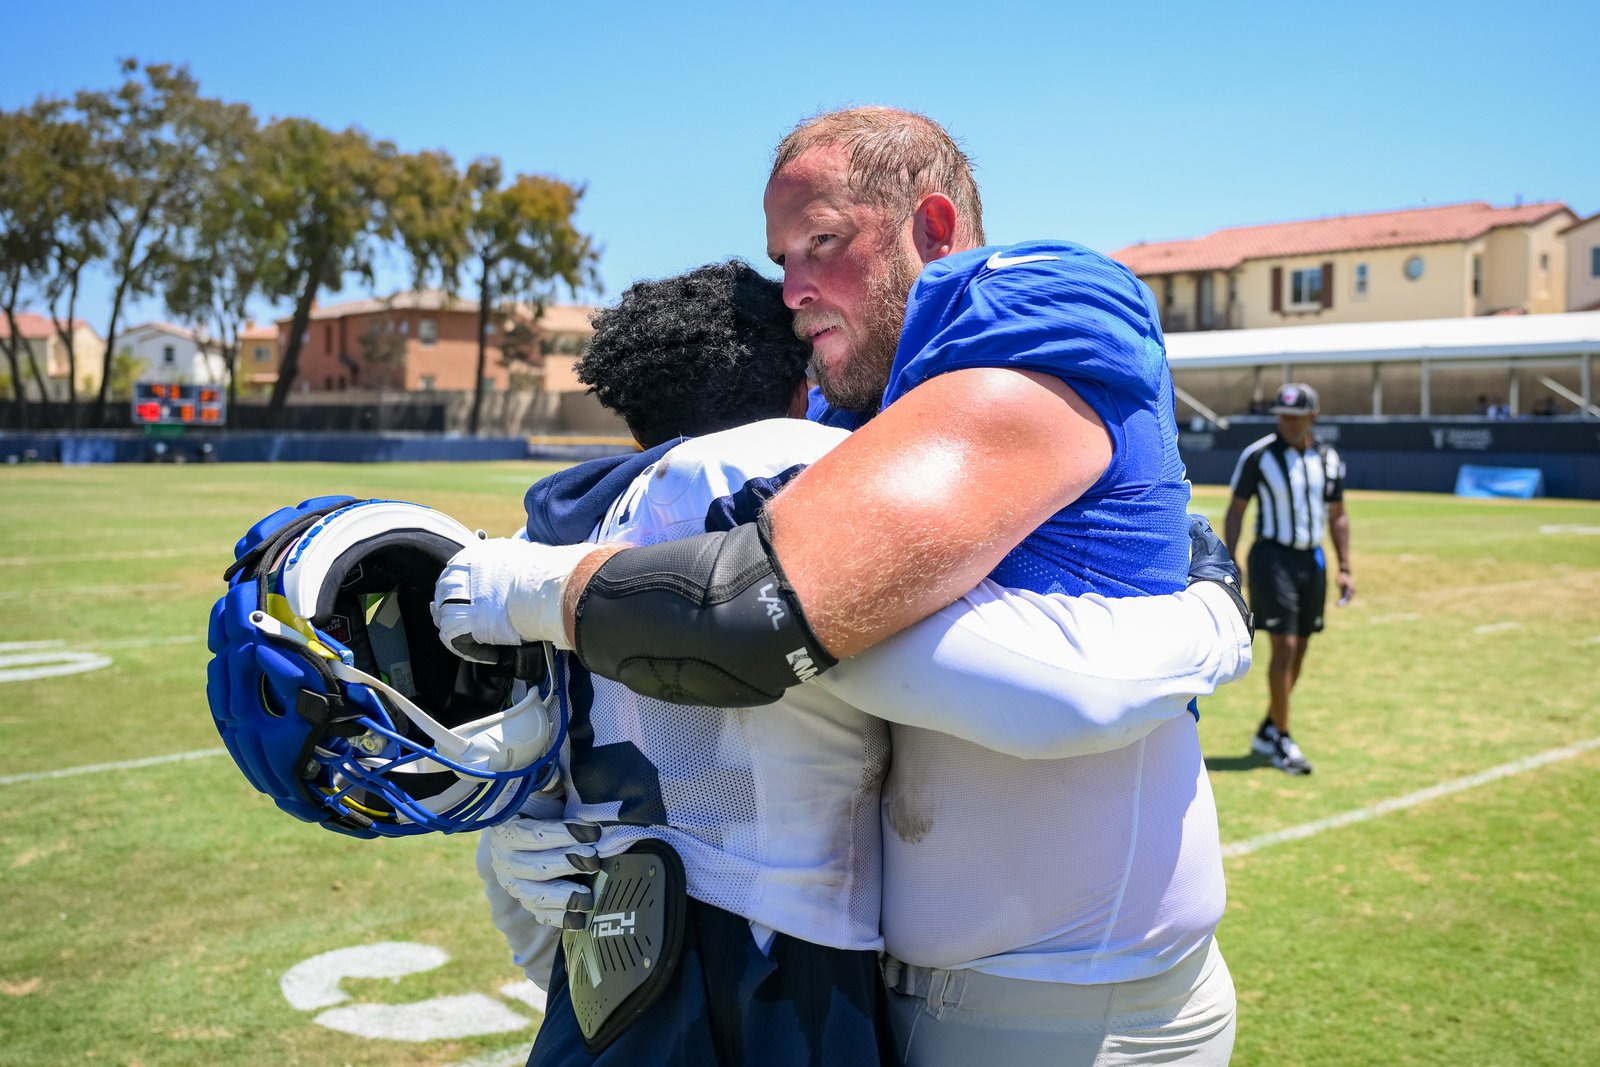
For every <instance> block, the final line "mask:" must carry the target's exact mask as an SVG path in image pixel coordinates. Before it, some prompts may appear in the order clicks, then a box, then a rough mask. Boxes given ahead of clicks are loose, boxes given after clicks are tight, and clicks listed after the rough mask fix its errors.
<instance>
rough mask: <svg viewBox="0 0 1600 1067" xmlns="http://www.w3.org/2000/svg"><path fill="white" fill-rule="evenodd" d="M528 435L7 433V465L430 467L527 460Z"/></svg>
mask: <svg viewBox="0 0 1600 1067" xmlns="http://www.w3.org/2000/svg"><path fill="white" fill-rule="evenodd" d="M527 458H528V442H527V440H526V439H525V438H522V437H441V436H439V435H438V434H351V433H320V434H318V433H313V434H302V433H229V434H216V435H199V434H184V435H178V436H172V437H147V436H145V435H143V434H137V433H131V434H116V433H101V434H44V433H3V434H0V461H5V462H13V463H15V462H19V461H28V460H36V461H38V462H41V463H64V464H69V465H76V464H85V463H146V462H156V461H174V460H182V461H186V462H191V463H195V462H211V461H215V462H222V463H427V462H439V463H447V462H460V461H482V460H525V459H527Z"/></svg>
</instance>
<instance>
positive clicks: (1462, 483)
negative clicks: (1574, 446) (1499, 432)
mask: <svg viewBox="0 0 1600 1067" xmlns="http://www.w3.org/2000/svg"><path fill="white" fill-rule="evenodd" d="M1456 496H1510V497H1518V498H1520V499H1522V500H1527V499H1530V498H1532V497H1536V496H1544V471H1542V470H1540V469H1539V468H1538V467H1479V466H1474V465H1472V464H1468V463H1463V464H1462V465H1461V471H1460V472H1459V473H1458V474H1457V475H1456Z"/></svg>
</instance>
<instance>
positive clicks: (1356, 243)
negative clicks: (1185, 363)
mask: <svg viewBox="0 0 1600 1067" xmlns="http://www.w3.org/2000/svg"><path fill="white" fill-rule="evenodd" d="M1563 211H1564V212H1567V213H1568V214H1571V213H1572V212H1571V209H1570V208H1568V207H1567V205H1566V204H1564V203H1561V202H1560V201H1550V202H1547V203H1539V204H1522V205H1519V206H1517V207H1493V206H1491V205H1490V204H1488V203H1486V202H1484V201H1481V200H1478V201H1473V202H1471V203H1466V204H1446V205H1444V206H1442V207H1424V208H1411V209H1409V210H1406V211H1381V212H1377V213H1375V214H1370V215H1340V216H1337V217H1335V218H1327V219H1312V220H1309V221H1306V222H1276V223H1269V224H1267V225H1265V226H1236V227H1232V228H1230V229H1226V230H1217V231H1216V232H1214V233H1210V234H1207V235H1206V236H1204V237H1196V238H1193V239H1191V240H1186V241H1155V242H1150V243H1142V244H1136V245H1129V246H1128V247H1126V248H1123V249H1119V250H1118V251H1116V252H1113V253H1112V254H1111V258H1112V259H1115V260H1118V261H1119V262H1121V263H1124V264H1126V265H1127V266H1128V267H1129V268H1130V269H1131V270H1132V271H1133V272H1134V273H1135V274H1141V275H1150V274H1177V273H1179V272H1182V271H1207V270H1232V269H1233V268H1234V267H1237V266H1238V265H1239V264H1240V263H1243V262H1244V261H1245V260H1247V259H1265V258H1268V257H1280V256H1306V255H1318V254H1321V253H1325V252H1354V251H1358V250H1360V249H1366V248H1395V247H1401V246H1406V245H1425V244H1440V243H1443V242H1451V241H1470V240H1473V239H1475V238H1477V237H1481V236H1482V235H1484V234H1485V233H1488V232H1489V231H1490V230H1492V229H1494V228H1496V227H1498V226H1526V225H1529V224H1532V223H1535V222H1542V221H1543V220H1545V219H1547V218H1549V217H1550V216H1551V215H1555V214H1557V213H1559V212H1563Z"/></svg>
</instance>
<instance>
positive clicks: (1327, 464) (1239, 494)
mask: <svg viewBox="0 0 1600 1067" xmlns="http://www.w3.org/2000/svg"><path fill="white" fill-rule="evenodd" d="M1231 485H1232V488H1233V495H1234V497H1235V498H1237V499H1241V500H1248V499H1250V497H1252V496H1253V497H1255V498H1256V537H1257V539H1263V538H1264V539H1266V540H1268V541H1276V542H1278V543H1279V544H1281V545H1284V546H1286V547H1288V548H1302V549H1312V548H1316V547H1317V546H1318V545H1320V544H1322V538H1323V536H1324V535H1325V534H1326V533H1327V532H1328V505H1329V504H1331V503H1335V502H1337V501H1341V500H1343V499H1344V460H1342V459H1340V458H1339V453H1338V452H1336V451H1335V450H1334V449H1333V448H1331V447H1329V446H1328V445H1326V444H1323V443H1322V442H1321V441H1318V440H1316V439H1315V438H1313V439H1312V441H1311V446H1310V447H1309V448H1307V449H1306V450H1305V451H1304V452H1302V451H1300V450H1299V449H1298V448H1295V447H1294V446H1292V445H1290V444H1289V442H1288V441H1285V440H1284V439H1283V438H1282V437H1281V436H1280V435H1278V434H1275V433H1274V434H1270V435H1268V436H1266V437H1263V438H1262V439H1261V440H1259V441H1257V442H1256V443H1255V444H1253V445H1251V446H1250V447H1249V448H1246V449H1245V450H1244V453H1243V454H1242V455H1240V457H1239V465H1238V466H1236V467H1235V468H1234V469H1233V481H1232V483H1231Z"/></svg>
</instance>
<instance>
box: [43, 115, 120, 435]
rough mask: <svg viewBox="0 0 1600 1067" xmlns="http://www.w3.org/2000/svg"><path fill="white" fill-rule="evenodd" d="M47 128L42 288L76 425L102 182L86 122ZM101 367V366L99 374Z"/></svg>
mask: <svg viewBox="0 0 1600 1067" xmlns="http://www.w3.org/2000/svg"><path fill="white" fill-rule="evenodd" d="M51 133H52V136H51V138H50V154H51V159H52V162H53V164H54V167H53V173H52V179H51V181H52V188H53V191H54V194H55V200H56V210H55V214H54V220H53V221H54V233H53V238H52V242H51V254H50V271H49V275H48V278H47V280H46V281H45V284H44V290H45V300H46V304H47V305H48V306H49V308H50V321H51V323H52V325H53V326H54V328H55V332H56V337H57V338H59V339H60V341H61V346H62V349H63V350H64V351H65V353H66V357H67V425H69V426H77V425H78V424H79V410H78V331H77V323H78V290H79V287H80V285H81V283H82V280H83V272H84V271H85V270H86V269H87V268H88V267H89V266H90V265H91V264H92V263H94V262H96V261H97V260H99V259H101V258H103V257H104V255H105V244H104V241H103V240H102V234H101V223H102V221H103V219H104V218H105V215H106V207H107V204H106V196H107V188H106V182H105V175H104V174H103V173H102V172H101V171H100V170H99V169H98V168H97V167H96V166H95V165H94V144H93V141H92V139H91V136H90V131H89V128H88V127H87V126H85V125H84V124H83V123H81V122H56V123H54V124H53V125H52V126H51ZM63 303H64V304H65V305H66V306H65V309H63V307H62V305H63ZM104 372H105V368H104V367H102V368H101V373H102V376H103V375H104Z"/></svg>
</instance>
